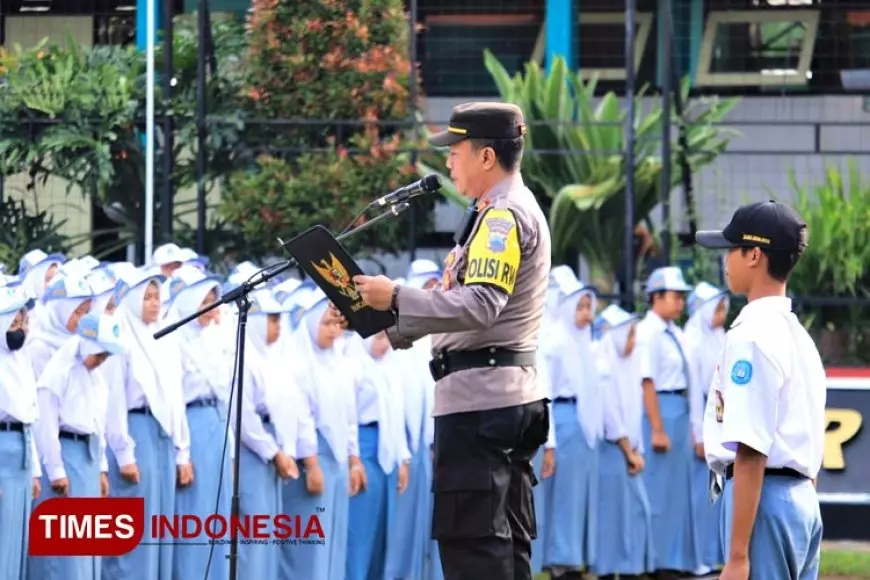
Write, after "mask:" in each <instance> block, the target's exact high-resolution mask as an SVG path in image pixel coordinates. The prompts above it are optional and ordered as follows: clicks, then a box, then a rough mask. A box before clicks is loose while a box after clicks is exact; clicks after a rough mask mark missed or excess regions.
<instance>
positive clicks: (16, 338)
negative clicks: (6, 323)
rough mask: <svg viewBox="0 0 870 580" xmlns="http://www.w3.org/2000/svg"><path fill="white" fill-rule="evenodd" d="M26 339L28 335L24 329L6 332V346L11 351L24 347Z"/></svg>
mask: <svg viewBox="0 0 870 580" xmlns="http://www.w3.org/2000/svg"><path fill="white" fill-rule="evenodd" d="M25 338H27V334H26V333H25V332H24V330H23V329H21V328H19V329H18V330H9V331H7V332H6V345H7V346H8V347H9V350H11V351H16V350H18V349H20V348H21V347H22V346H24V339H25Z"/></svg>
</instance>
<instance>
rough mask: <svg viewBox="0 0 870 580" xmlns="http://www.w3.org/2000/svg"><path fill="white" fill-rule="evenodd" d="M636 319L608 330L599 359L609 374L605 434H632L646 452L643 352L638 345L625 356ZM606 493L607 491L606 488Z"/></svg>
mask: <svg viewBox="0 0 870 580" xmlns="http://www.w3.org/2000/svg"><path fill="white" fill-rule="evenodd" d="M633 325H634V323H633V322H631V323H626V324H623V325H621V326H618V327H616V328H614V329H612V330H608V331H607V334H606V335H605V336H604V338H602V340H601V344H600V345H599V360H601V364H602V370H603V372H604V373H605V374H606V377H607V379H606V380H607V383H606V387H605V389H604V391H605V393H606V394H605V397H604V438H605V439H606V440H608V441H612V442H616V441H619V440H620V439H622V438H623V437H626V438H628V441H629V443H630V444H631V448H632V449H634V450H636V451H638V452H640V453H643V451H644V446H643V434H642V425H643V391H642V390H641V388H640V383H641V377H640V374H641V373H640V365H641V357H640V356H639V355H640V353H639V352H638V350H637V349H636V348H635V349H634V350H633V351H632V353H631V354H630V355H628V356H627V357H626V356H622V354H621V353H622V352H624V351H625V345H626V344H627V342H628V336H629V333H630V332H631V327H632V326H633ZM605 493H606V491H605Z"/></svg>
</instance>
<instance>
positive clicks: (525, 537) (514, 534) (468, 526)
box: [432, 400, 550, 580]
mask: <svg viewBox="0 0 870 580" xmlns="http://www.w3.org/2000/svg"><path fill="white" fill-rule="evenodd" d="M549 426H550V417H549V413H548V410H547V401H546V400H541V401H536V402H534V403H528V404H525V405H518V406H515V407H505V408H502V409H491V410H487V411H473V412H468V413H455V414H451V415H443V416H439V417H435V445H434V473H433V480H432V491H433V492H434V495H435V497H434V502H435V505H434V509H433V516H432V537H433V538H434V539H436V540H437V541H438V549H439V552H440V557H441V564H442V567H443V568H444V578H445V580H531V578H532V572H531V563H530V559H531V553H532V539H534V538H535V537H537V525H536V521H535V506H534V501H533V499H532V487H534V486H535V485H536V484H537V479H536V478H535V474H534V471H533V469H532V463H531V460H532V457H533V456H534V454H535V453H536V452H537V450H538V448H539V447H540V446H541V445H543V444H544V443H545V442H546V440H547V432H548V430H549Z"/></svg>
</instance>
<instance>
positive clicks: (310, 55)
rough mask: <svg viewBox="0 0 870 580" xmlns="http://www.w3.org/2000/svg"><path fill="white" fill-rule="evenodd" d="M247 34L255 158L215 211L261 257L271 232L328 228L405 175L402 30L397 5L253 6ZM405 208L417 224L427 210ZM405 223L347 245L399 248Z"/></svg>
mask: <svg viewBox="0 0 870 580" xmlns="http://www.w3.org/2000/svg"><path fill="white" fill-rule="evenodd" d="M247 29H248V53H247V56H246V67H247V73H248V83H247V86H246V88H245V96H246V98H247V106H248V109H249V111H248V113H249V121H248V129H249V130H250V131H251V132H252V133H253V134H254V136H253V137H252V141H256V143H249V146H250V147H251V148H252V150H253V151H255V152H256V153H257V154H258V155H257V157H256V162H255V163H254V166H253V167H252V168H249V169H246V170H244V171H239V172H236V173H235V174H234V175H232V176H231V178H230V179H229V181H228V183H227V187H226V189H225V192H224V195H223V200H222V203H221V213H222V215H223V216H224V217H225V218H226V219H227V220H229V221H231V222H235V223H237V224H239V227H240V229H241V232H242V237H243V239H244V243H245V246H246V248H245V250H246V251H247V252H248V253H250V254H251V256H252V257H262V256H264V255H268V254H272V253H275V251H276V249H277V246H276V241H275V236H276V235H277V234H278V233H279V232H280V233H282V234H283V235H285V236H290V235H294V234H297V233H300V232H302V231H304V230H305V229H306V228H308V227H310V226H312V225H314V224H322V225H324V226H326V227H328V228H329V229H330V230H331V231H333V232H335V233H338V232H340V231H341V230H343V229H344V227H345V226H346V225H347V224H348V222H349V221H350V220H351V219H353V218H354V216H355V215H356V214H357V213H358V212H359V211H360V210H361V209H363V208H364V207H365V206H366V205H367V204H368V203H369V202H370V201H372V200H373V199H374V198H375V197H378V196H379V195H382V194H383V193H386V192H388V191H391V190H393V189H395V188H397V187H400V186H401V185H403V184H405V183H408V182H409V181H412V180H413V179H414V178H415V176H416V174H415V171H414V169H413V166H412V151H413V150H414V149H415V143H414V142H413V139H412V138H411V136H410V129H409V127H410V121H411V93H412V91H411V87H410V78H411V74H410V73H411V63H410V61H409V59H408V54H409V25H408V19H407V15H406V13H405V10H404V3H403V1H402V0H367V1H363V0H355V1H354V0H311V1H308V2H298V0H254V2H253V5H252V8H251V11H250V13H249V15H248V21H247ZM257 144H262V145H257ZM421 208H422V206H421ZM415 209H417V211H415V212H414V215H415V218H416V220H417V222H418V223H417V226H418V228H419V227H420V226H423V225H425V222H427V221H428V215H429V213H430V212H428V211H420V208H415ZM364 219H365V218H364ZM408 224H409V220H408V219H401V220H390V221H387V222H385V223H384V224H381V225H379V226H378V227H377V228H373V229H372V230H370V231H369V232H366V233H365V234H363V235H361V236H359V237H356V238H354V239H352V240H347V241H346V245H347V246H348V248H349V249H350V250H351V251H360V250H362V251H366V252H372V251H386V252H395V251H398V250H401V249H403V248H406V247H407V245H408V243H409V233H408V232H409V230H408Z"/></svg>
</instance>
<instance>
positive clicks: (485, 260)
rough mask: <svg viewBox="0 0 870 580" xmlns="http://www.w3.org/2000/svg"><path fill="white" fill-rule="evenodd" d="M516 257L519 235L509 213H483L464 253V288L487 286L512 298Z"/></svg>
mask: <svg viewBox="0 0 870 580" xmlns="http://www.w3.org/2000/svg"><path fill="white" fill-rule="evenodd" d="M520 257H521V252H520V240H519V232H518V231H517V221H516V218H515V217H514V214H513V212H512V211H510V210H507V209H491V210H489V211H487V212H486V214H484V216H483V219H482V221H481V224H480V227H479V228H478V230H477V233H475V234H474V238H472V240H471V246H470V247H469V249H468V268H467V269H466V271H465V285H466V286H470V285H472V284H490V285H492V286H497V287H498V288H501V289H502V290H504V291H505V292H507V293H508V294H513V291H514V285H515V284H516V281H517V273H518V272H519V269H520Z"/></svg>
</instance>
